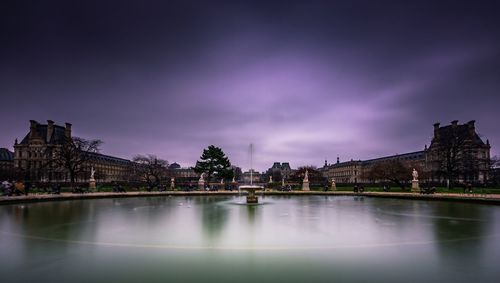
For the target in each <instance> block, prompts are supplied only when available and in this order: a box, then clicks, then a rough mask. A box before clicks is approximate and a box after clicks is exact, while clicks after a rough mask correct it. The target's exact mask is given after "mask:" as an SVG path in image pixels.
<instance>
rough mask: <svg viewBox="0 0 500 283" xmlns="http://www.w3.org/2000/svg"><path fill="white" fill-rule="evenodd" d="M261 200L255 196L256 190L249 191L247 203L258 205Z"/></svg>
mask: <svg viewBox="0 0 500 283" xmlns="http://www.w3.org/2000/svg"><path fill="white" fill-rule="evenodd" d="M258 202H259V198H257V196H255V190H248V196H247V203H258Z"/></svg>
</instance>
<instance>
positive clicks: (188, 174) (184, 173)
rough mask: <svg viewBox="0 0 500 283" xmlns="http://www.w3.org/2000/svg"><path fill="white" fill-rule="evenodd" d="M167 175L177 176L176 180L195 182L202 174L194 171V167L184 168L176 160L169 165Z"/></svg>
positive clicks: (170, 176)
mask: <svg viewBox="0 0 500 283" xmlns="http://www.w3.org/2000/svg"><path fill="white" fill-rule="evenodd" d="M167 176H168V177H169V178H175V180H176V182H195V181H198V179H199V178H200V174H197V173H196V172H194V169H193V168H191V167H187V168H182V167H181V165H179V164H178V163H176V162H174V163H172V164H170V165H169V166H168V169H167Z"/></svg>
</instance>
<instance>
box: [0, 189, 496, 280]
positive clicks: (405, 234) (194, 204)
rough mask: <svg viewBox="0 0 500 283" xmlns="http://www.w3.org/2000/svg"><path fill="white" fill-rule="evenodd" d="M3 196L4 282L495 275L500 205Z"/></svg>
mask: <svg viewBox="0 0 500 283" xmlns="http://www.w3.org/2000/svg"><path fill="white" fill-rule="evenodd" d="M261 201H262V202H263V203H264V204H263V205H258V206H247V205H241V204H240V202H241V200H240V199H239V197H210V196H205V197H200V196H196V197H151V198H125V199H102V200H82V201H66V202H47V203H36V204H24V205H9V206H0V260H1V262H0V276H1V278H0V280H1V282H28V281H32V280H33V281H34V280H36V281H38V282H40V281H41V282H54V281H70V280H71V281H72V282H102V281H104V280H107V281H114V282H140V281H144V282H165V281H170V282H172V281H182V282H198V281H204V282H224V281H234V282H250V281H256V280H257V281H260V282H283V281H287V282H363V281H370V282H402V281H412V282H414V281H424V280H426V281H430V282H438V281H439V282H469V281H471V280H476V281H478V282H497V281H498V280H499V279H498V277H499V275H500V272H499V268H497V265H498V262H500V242H499V241H500V207H497V206H487V205H477V204H469V203H453V202H426V201H411V200H397V199H378V198H363V197H333V196H298V197H265V198H261Z"/></svg>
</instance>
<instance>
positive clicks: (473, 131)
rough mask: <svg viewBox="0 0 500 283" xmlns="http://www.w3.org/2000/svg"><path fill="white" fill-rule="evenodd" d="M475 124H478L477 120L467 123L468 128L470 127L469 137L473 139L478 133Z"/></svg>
mask: <svg viewBox="0 0 500 283" xmlns="http://www.w3.org/2000/svg"><path fill="white" fill-rule="evenodd" d="M475 123H476V121H475V120H472V121H469V122H467V126H468V127H469V135H470V136H471V137H473V136H474V134H475V133H476V126H475V125H474V124H475Z"/></svg>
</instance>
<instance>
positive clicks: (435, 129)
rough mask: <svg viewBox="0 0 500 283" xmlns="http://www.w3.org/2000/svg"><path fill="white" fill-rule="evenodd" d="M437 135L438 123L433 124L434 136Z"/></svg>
mask: <svg viewBox="0 0 500 283" xmlns="http://www.w3.org/2000/svg"><path fill="white" fill-rule="evenodd" d="M438 137H439V123H435V124H434V138H438Z"/></svg>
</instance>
